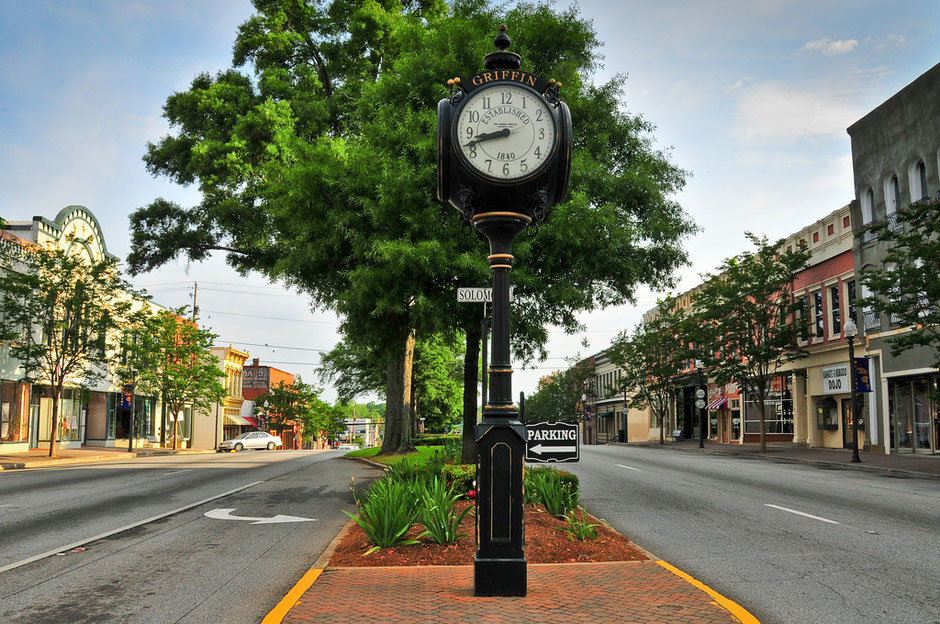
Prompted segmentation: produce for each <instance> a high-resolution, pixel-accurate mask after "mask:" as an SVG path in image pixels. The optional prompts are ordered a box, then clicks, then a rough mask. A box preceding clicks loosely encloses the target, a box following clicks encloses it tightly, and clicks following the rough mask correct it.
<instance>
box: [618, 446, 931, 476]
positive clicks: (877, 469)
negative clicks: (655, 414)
mask: <svg viewBox="0 0 940 624" xmlns="http://www.w3.org/2000/svg"><path fill="white" fill-rule="evenodd" d="M611 446H628V445H627V444H612V445H611ZM632 446H633V447H634V448H649V449H657V450H661V451H667V450H668V451H678V452H680V453H694V454H698V455H701V454H702V449H699V448H681V447H676V446H672V445H669V444H666V445H660V444H634V445H632ZM704 454H705V455H720V456H722V457H736V458H739V459H755V460H762V461H775V462H780V463H785V464H804V465H808V466H819V467H822V468H833V469H836V470H857V471H860V472H870V473H872V474H880V475H886V476H895V477H903V478H906V479H933V480H940V474H933V473H930V472H917V471H915V470H901V469H900V468H884V467H882V466H871V465H868V464H865V463H858V464H852V463H847V462H834V461H828V460H821V459H803V458H799V457H788V456H786V455H764V454H761V453H734V452H729V451H713V450H708V449H706V450H705V452H704Z"/></svg>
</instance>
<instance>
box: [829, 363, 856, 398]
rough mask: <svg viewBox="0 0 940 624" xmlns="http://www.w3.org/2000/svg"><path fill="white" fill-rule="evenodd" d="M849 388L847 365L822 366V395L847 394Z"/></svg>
mask: <svg viewBox="0 0 940 624" xmlns="http://www.w3.org/2000/svg"><path fill="white" fill-rule="evenodd" d="M850 390H851V388H849V365H848V363H846V364H836V365H835V366H823V369H822V393H823V394H848V393H849V391H850Z"/></svg>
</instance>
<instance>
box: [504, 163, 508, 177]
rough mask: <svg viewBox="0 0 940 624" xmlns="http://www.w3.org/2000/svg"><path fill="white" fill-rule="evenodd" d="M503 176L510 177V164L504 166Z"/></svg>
mask: <svg viewBox="0 0 940 624" xmlns="http://www.w3.org/2000/svg"><path fill="white" fill-rule="evenodd" d="M503 175H504V176H508V175H509V163H505V164H503Z"/></svg>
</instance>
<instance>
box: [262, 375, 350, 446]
mask: <svg viewBox="0 0 940 624" xmlns="http://www.w3.org/2000/svg"><path fill="white" fill-rule="evenodd" d="M320 392H321V390H320V389H319V388H314V387H313V386H310V385H308V384H305V383H303V382H300V381H295V382H294V383H292V384H284V383H281V384H278V385H277V386H275V387H273V388H270V389H268V391H267V392H265V393H263V394H261V395H259V396H258V397H257V398H256V399H255V413H256V414H257V415H260V416H262V417H263V418H264V419H265V425H266V426H267V427H273V428H274V429H275V430H276V431H277V434H278V435H281V434H282V433H283V432H284V429H288V428H291V427H293V426H294V425H295V424H298V425H302V427H303V434H302V435H303V438H304V439H307V440H309V439H312V438H314V437H318V435H319V433H320V432H323V433H325V434H326V436H327V437H329V434H331V433H334V432H335V431H336V429H337V426H336V424H335V422H334V421H335V419H334V418H333V410H332V409H331V408H330V406H329V405H328V404H326V403H325V402H324V401H323V400H322V399H320Z"/></svg>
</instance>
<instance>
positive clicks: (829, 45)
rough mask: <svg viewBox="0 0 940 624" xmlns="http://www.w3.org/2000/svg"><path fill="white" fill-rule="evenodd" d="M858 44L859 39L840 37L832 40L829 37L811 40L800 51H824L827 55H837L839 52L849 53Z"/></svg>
mask: <svg viewBox="0 0 940 624" xmlns="http://www.w3.org/2000/svg"><path fill="white" fill-rule="evenodd" d="M857 46H858V40H857V39H839V40H835V41H834V40H832V39H829V38H828V37H824V38H822V39H817V40H815V41H809V42H807V43H806V45H804V46H803V47H802V48H801V49H800V52H822V53H823V54H824V55H826V56H837V55H839V54H848V53H849V52H851V51H852V50H854V49H855V48H856V47H857Z"/></svg>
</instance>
